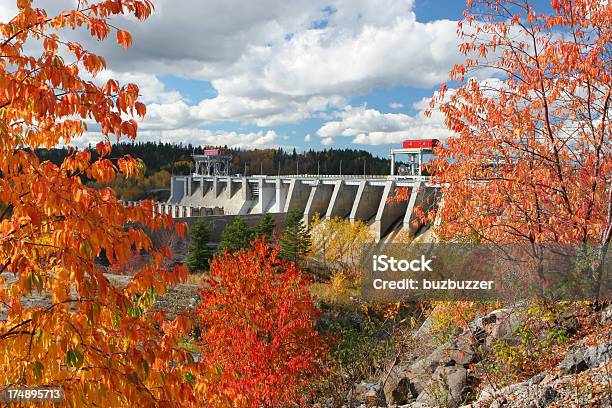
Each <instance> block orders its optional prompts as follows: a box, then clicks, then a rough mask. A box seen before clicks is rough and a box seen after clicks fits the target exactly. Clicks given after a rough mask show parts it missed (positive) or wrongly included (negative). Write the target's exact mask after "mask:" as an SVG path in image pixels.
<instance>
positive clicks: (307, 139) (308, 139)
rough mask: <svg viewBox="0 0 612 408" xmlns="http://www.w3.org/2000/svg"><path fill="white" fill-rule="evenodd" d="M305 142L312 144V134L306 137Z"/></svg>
mask: <svg viewBox="0 0 612 408" xmlns="http://www.w3.org/2000/svg"><path fill="white" fill-rule="evenodd" d="M304 141H305V142H310V141H312V136H311V135H310V133H309V134H307V135H306V136H304Z"/></svg>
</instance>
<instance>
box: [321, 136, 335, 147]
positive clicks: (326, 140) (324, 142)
mask: <svg viewBox="0 0 612 408" xmlns="http://www.w3.org/2000/svg"><path fill="white" fill-rule="evenodd" d="M321 144H322V145H323V146H331V145H333V144H334V139H333V138H331V137H326V138H324V139H322V140H321Z"/></svg>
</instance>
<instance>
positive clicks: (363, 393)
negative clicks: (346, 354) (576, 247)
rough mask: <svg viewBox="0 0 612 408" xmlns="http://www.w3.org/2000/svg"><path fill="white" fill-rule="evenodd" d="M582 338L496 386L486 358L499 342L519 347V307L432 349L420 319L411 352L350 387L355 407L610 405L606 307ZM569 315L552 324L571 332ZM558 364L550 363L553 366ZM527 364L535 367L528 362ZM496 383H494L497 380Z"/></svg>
mask: <svg viewBox="0 0 612 408" xmlns="http://www.w3.org/2000/svg"><path fill="white" fill-rule="evenodd" d="M590 318H592V321H591V324H593V327H592V330H591V331H590V333H591V334H590V335H588V336H585V337H583V338H578V339H576V337H572V338H571V340H570V341H569V342H568V344H567V346H566V347H564V348H563V352H562V354H560V355H554V356H543V358H550V359H551V361H554V362H555V364H554V365H553V366H551V367H549V368H547V369H546V370H545V371H542V372H540V373H537V374H535V375H532V376H531V377H530V378H526V379H525V380H524V381H519V382H515V383H512V384H510V385H505V386H502V385H501V384H500V382H499V381H495V380H493V379H492V377H493V376H491V375H489V374H490V373H488V372H487V367H488V366H489V365H488V364H487V361H486V360H487V356H488V355H490V354H491V352H492V348H493V346H494V345H495V344H499V341H500V340H503V341H505V342H507V343H508V344H516V343H517V342H520V338H519V336H518V335H517V329H518V328H519V327H522V324H523V322H524V319H525V313H524V310H523V308H522V307H510V308H505V309H499V310H495V311H493V312H490V313H488V314H487V315H485V316H481V317H479V318H477V319H475V320H474V321H472V322H470V323H469V325H468V327H467V328H466V329H465V330H464V331H463V333H460V334H459V335H457V336H456V337H455V338H454V339H452V340H451V341H449V342H447V343H445V344H443V345H440V346H437V347H436V345H435V342H433V341H432V336H431V333H430V330H429V326H430V324H431V322H430V321H429V320H427V321H425V322H424V324H423V325H422V327H421V328H420V329H419V330H418V331H417V332H416V334H415V335H414V344H416V345H417V346H416V347H414V350H412V351H410V352H409V353H406V354H405V355H402V356H401V358H400V359H399V361H396V362H395V364H394V365H393V366H392V367H388V368H387V369H386V370H384V373H383V375H382V376H381V378H380V379H379V380H378V381H376V382H371V383H365V382H364V383H361V384H359V385H357V387H356V395H357V401H358V406H360V407H402V408H429V407H448V408H457V407H462V408H467V407H490V408H501V407H533V408H535V407H578V406H582V407H586V406H601V407H610V406H611V400H610V396H611V395H612V391H611V390H612V388H611V387H612V306H608V307H607V308H605V309H603V310H601V311H594V312H592V313H591V316H590ZM579 324H580V323H579V322H578V319H577V316H575V315H573V314H572V313H567V314H565V315H564V316H562V318H561V319H559V321H558V325H559V326H560V327H563V330H564V332H567V333H571V332H572V331H574V332H578V331H577V326H578V325H579ZM557 361H558V362H557ZM534 364H535V363H534ZM498 379H499V378H498Z"/></svg>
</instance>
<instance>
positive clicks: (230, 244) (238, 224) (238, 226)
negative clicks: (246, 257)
mask: <svg viewBox="0 0 612 408" xmlns="http://www.w3.org/2000/svg"><path fill="white" fill-rule="evenodd" d="M254 235H255V234H254V230H253V229H252V228H249V226H248V225H246V223H245V222H244V220H243V219H242V218H240V217H238V218H236V219H235V220H234V222H232V223H231V224H228V225H226V226H225V228H224V229H223V233H222V234H221V243H220V244H219V249H221V250H224V249H226V250H227V251H228V252H230V253H231V252H236V251H239V250H241V249H246V248H248V247H249V246H250V245H251V241H252V240H253V238H254Z"/></svg>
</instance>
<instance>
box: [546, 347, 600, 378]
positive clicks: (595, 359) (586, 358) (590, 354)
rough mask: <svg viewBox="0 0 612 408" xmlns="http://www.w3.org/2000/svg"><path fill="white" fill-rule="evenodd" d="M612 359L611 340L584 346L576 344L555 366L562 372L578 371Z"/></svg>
mask: <svg viewBox="0 0 612 408" xmlns="http://www.w3.org/2000/svg"><path fill="white" fill-rule="evenodd" d="M610 360H612V342H607V343H602V344H598V345H595V346H590V347H585V346H584V345H580V344H579V345H578V346H577V347H576V348H575V349H574V350H573V351H572V352H570V353H569V354H567V355H566V356H565V359H563V361H561V362H560V363H559V365H558V366H557V368H558V369H559V371H560V372H561V373H562V374H567V373H579V372H581V371H584V370H588V369H589V368H594V367H599V366H601V365H603V364H605V363H607V362H608V361H610Z"/></svg>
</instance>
